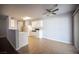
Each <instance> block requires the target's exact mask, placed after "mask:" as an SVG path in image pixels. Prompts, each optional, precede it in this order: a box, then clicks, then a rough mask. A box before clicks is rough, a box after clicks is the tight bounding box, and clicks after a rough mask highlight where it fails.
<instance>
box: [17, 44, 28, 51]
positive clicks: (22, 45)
mask: <svg viewBox="0 0 79 59" xmlns="http://www.w3.org/2000/svg"><path fill="white" fill-rule="evenodd" d="M27 45H28V44H24V45H22V46H20V47H18V48H16V50H19V49H21V48H22V47H24V46H27Z"/></svg>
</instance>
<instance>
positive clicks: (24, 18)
mask: <svg viewBox="0 0 79 59" xmlns="http://www.w3.org/2000/svg"><path fill="white" fill-rule="evenodd" d="M30 19H31V17H28V16H26V17H23V20H30Z"/></svg>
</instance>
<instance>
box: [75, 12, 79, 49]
mask: <svg viewBox="0 0 79 59" xmlns="http://www.w3.org/2000/svg"><path fill="white" fill-rule="evenodd" d="M74 43H75V47H76V48H77V49H78V50H79V12H78V13H76V14H75V15H74Z"/></svg>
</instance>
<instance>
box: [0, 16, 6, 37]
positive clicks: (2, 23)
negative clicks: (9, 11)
mask: <svg viewBox="0 0 79 59" xmlns="http://www.w3.org/2000/svg"><path fill="white" fill-rule="evenodd" d="M0 37H6V16H2V15H0Z"/></svg>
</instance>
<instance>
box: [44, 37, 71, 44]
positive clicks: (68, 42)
mask: <svg viewBox="0 0 79 59" xmlns="http://www.w3.org/2000/svg"><path fill="white" fill-rule="evenodd" d="M43 38H44V39H47V40H53V41H57V42H61V43H66V44H72V43H71V42H66V41H61V40H57V39H50V38H47V37H43Z"/></svg>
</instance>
